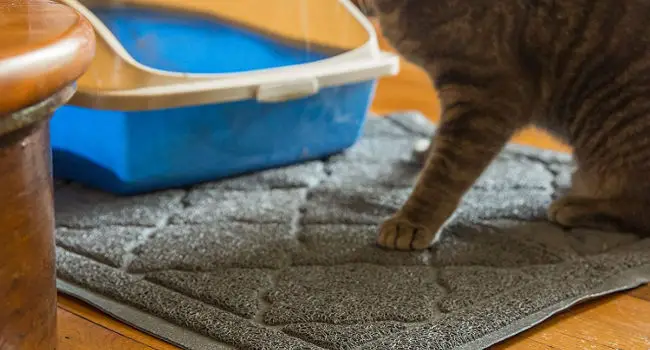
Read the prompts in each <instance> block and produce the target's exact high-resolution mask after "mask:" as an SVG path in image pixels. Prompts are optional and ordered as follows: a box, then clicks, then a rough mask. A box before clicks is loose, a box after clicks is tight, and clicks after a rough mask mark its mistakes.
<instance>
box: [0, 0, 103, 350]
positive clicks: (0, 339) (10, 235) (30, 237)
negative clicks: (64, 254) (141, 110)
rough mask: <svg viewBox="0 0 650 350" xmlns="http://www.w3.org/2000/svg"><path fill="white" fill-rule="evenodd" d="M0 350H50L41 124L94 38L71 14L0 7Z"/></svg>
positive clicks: (41, 7) (58, 7)
mask: <svg viewBox="0 0 650 350" xmlns="http://www.w3.org/2000/svg"><path fill="white" fill-rule="evenodd" d="M0 33H2V34H0V91H1V92H2V97H1V98H0V350H14V349H15V350H51V349H56V345H57V334H56V312H57V308H56V285H55V267H54V263H55V253H54V204H53V198H52V196H53V195H52V179H51V164H50V140H49V128H48V122H49V118H50V117H51V115H52V113H53V112H54V111H55V110H56V108H58V107H59V106H60V105H61V104H63V103H65V102H67V101H68V99H69V98H70V97H71V96H72V94H73V93H74V87H73V83H74V81H75V80H76V79H77V78H79V76H81V75H82V74H83V72H84V71H85V70H86V68H87V67H88V66H89V65H90V62H91V60H92V57H93V55H94V50H95V41H94V40H95V37H94V32H93V29H92V27H91V26H90V24H89V23H88V21H87V20H85V19H84V18H83V17H82V16H81V15H79V14H78V13H77V12H76V11H74V10H72V9H71V8H69V7H67V6H64V5H62V4H59V3H56V2H52V1H45V0H14V1H4V2H2V1H0Z"/></svg>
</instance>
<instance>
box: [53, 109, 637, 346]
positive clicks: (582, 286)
mask: <svg viewBox="0 0 650 350" xmlns="http://www.w3.org/2000/svg"><path fill="white" fill-rule="evenodd" d="M434 131H435V130H434V127H433V125H432V124H430V123H429V122H428V121H426V119H424V118H423V117H422V116H421V115H419V114H416V113H403V114H399V115H392V116H389V117H388V118H371V119H370V120H369V121H368V122H367V124H366V126H365V129H364V135H363V137H362V138H361V140H360V141H359V142H358V143H357V144H356V145H355V146H353V147H352V148H351V149H350V150H348V151H346V152H345V153H343V154H338V155H335V156H332V157H329V158H328V159H326V160H323V161H310V162H306V163H303V164H300V165H295V166H289V167H284V168H278V169H274V170H268V171H263V172H258V173H254V174H248V175H244V176H240V177H236V178H231V179H227V180H223V181H219V182H213V183H205V184H201V185H197V186H193V187H191V188H188V189H177V190H169V191H161V192H156V193H151V194H147V195H141V196H136V197H114V196H112V195H108V194H105V193H101V192H97V191H93V190H89V189H86V188H84V187H82V186H79V185H77V184H69V183H57V184H56V190H55V196H56V217H57V236H56V242H57V268H58V278H59V280H58V287H59V289H60V291H62V292H64V293H67V294H69V295H72V296H74V297H77V298H80V299H82V300H84V301H86V302H88V303H90V304H92V305H94V306H96V307H97V308H99V309H101V310H103V311H104V312H106V313H108V314H110V315H112V316H114V317H116V318H118V319H120V320H122V321H124V322H126V323H128V324H131V325H133V326H135V327H137V328H139V329H141V330H143V331H145V332H148V333H151V334H153V335H154V336H157V337H159V338H162V339H164V340H166V341H168V342H170V343H173V344H176V345H178V346H180V347H183V348H187V349H194V350H199V349H389V348H391V349H482V348H485V347H488V346H489V345H491V344H494V343H496V342H499V341H501V340H503V339H506V338H508V337H511V336H513V335H515V334H517V333H519V332H521V331H523V330H525V329H527V328H530V327H532V326H534V325H536V324H538V323H540V322H541V321H543V320H545V319H547V318H548V317H550V316H551V315H553V314H556V313H558V312H560V311H562V310H565V309H567V308H569V307H570V306H572V305H574V304H576V303H578V302H581V301H584V300H587V299H591V298H595V297H598V296H601V295H604V294H608V293H612V292H615V291H620V290H625V289H629V288H633V287H636V286H639V285H641V284H643V283H646V282H648V281H650V239H641V238H639V237H637V236H636V235H633V234H627V233H616V232H598V231H588V230H573V231H566V230H563V229H561V228H559V227H556V226H554V225H552V224H549V223H547V222H546V221H545V219H544V216H545V214H544V213H545V208H546V206H547V205H548V204H549V202H550V201H551V200H552V198H553V197H554V196H556V195H557V193H559V192H561V191H562V189H564V188H566V187H567V186H568V185H569V181H570V178H569V174H570V171H571V167H572V165H571V159H570V157H569V156H567V155H565V154H561V153H554V152H550V151H542V150H537V149H534V148H527V147H522V146H508V147H507V148H506V149H505V150H504V152H503V153H502V154H501V155H500V156H499V157H498V158H497V159H496V160H495V162H494V164H492V165H491V167H490V168H489V169H488V170H487V171H486V172H485V174H484V175H483V176H482V177H481V179H480V180H479V181H478V182H477V184H476V185H475V186H474V188H473V189H472V190H471V191H470V192H469V193H468V194H467V196H466V197H465V199H464V201H463V204H462V205H461V207H460V209H459V210H458V212H457V213H456V214H455V216H454V218H453V219H452V220H450V221H449V223H448V225H447V226H446V227H445V228H444V229H443V230H442V233H441V238H440V240H439V241H438V243H437V244H436V245H435V246H434V247H433V248H432V249H430V250H427V251H422V252H395V251H385V250H382V249H380V248H377V247H376V246H375V244H374V242H375V237H376V232H377V224H378V223H379V222H380V221H381V220H382V218H385V217H387V216H388V215H390V214H391V213H392V212H393V211H395V210H396V209H397V208H398V206H399V205H400V203H402V202H403V201H404V199H405V198H406V197H407V196H408V194H409V187H410V186H412V184H413V180H414V178H415V176H416V174H417V171H418V166H417V165H416V164H414V161H413V159H412V157H411V144H412V142H413V141H414V140H415V139H416V138H418V137H421V136H423V135H427V134H430V133H433V132H434Z"/></svg>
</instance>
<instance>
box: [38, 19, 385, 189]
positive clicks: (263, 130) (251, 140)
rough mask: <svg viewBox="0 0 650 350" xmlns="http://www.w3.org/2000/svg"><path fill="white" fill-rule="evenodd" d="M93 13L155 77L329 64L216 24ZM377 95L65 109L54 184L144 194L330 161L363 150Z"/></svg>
mask: <svg viewBox="0 0 650 350" xmlns="http://www.w3.org/2000/svg"><path fill="white" fill-rule="evenodd" d="M93 12H94V13H95V15H97V17H99V18H100V19H101V20H102V21H103V22H104V24H105V25H106V26H107V27H108V28H110V29H111V31H112V32H113V34H114V35H115V37H117V38H118V39H119V40H120V42H121V44H122V45H123V46H124V48H125V49H126V50H127V51H128V52H129V54H130V55H132V56H133V57H134V58H135V59H136V60H137V61H139V62H140V63H142V64H144V65H147V66H150V67H152V68H156V69H162V70H169V71H177V72H188V73H233V72H245V71H251V70H257V69H267V68H275V67H286V66H293V65H300V64H304V63H308V62H314V61H318V60H322V59H326V58H328V55H326V54H324V53H318V52H314V51H313V50H310V51H309V52H307V51H305V50H302V49H301V48H298V47H292V46H289V45H288V44H286V43H283V42H279V41H275V40H273V39H271V38H268V37H264V36H262V35H260V34H258V33H255V32H252V31H249V30H246V29H244V28H238V27H234V26H231V25H228V24H226V23H220V22H218V21H216V20H213V19H204V18H199V17H193V16H178V15H173V16H172V15H168V14H166V13H165V12H159V11H154V10H143V9H132V8H118V9H98V10H94V11H93ZM374 88H375V80H374V79H371V80H366V81H361V82H356V83H351V84H347V85H342V86H334V87H327V88H323V89H322V90H320V91H319V92H318V93H317V94H316V95H313V96H309V97H305V98H299V99H295V100H290V101H286V102H278V103H268V102H265V103H262V102H258V101H257V100H254V99H247V100H243V101H235V102H226V103H214V104H206V105H198V106H190V107H180V108H167V109H159V110H143V111H117V110H98V109H90V108H84V107H77V106H66V107H63V108H61V109H60V110H58V111H57V112H56V113H55V115H54V117H53V119H52V121H51V142H52V149H53V165H54V176H55V177H56V178H59V179H68V180H73V181H77V182H80V183H83V184H86V185H88V186H91V187H95V188H99V189H102V190H105V191H108V192H112V193H117V194H136V193H141V192H147V191H152V190H158V189H165V188H172V187H181V186H186V185H191V184H195V183H198V182H203V181H207V180H215V179H219V178H223V177H228V176H233V175H237V174H241V173H245V172H251V171H256V170H261V169H265V168H270V167H276V166H282V165H288V164H291V163H296V162H301V161H306V160H309V159H314V158H321V157H324V156H327V155H329V154H332V153H336V152H339V151H342V150H344V149H345V148H347V147H349V146H351V145H353V144H354V143H355V142H356V140H357V139H358V137H359V136H360V131H361V129H362V127H363V124H364V121H365V117H366V113H367V111H368V108H369V104H370V101H371V100H372V97H373V93H374Z"/></svg>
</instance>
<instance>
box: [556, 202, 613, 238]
mask: <svg viewBox="0 0 650 350" xmlns="http://www.w3.org/2000/svg"><path fill="white" fill-rule="evenodd" d="M548 219H549V221H551V222H554V223H556V224H558V225H560V226H564V227H567V228H587V229H595V230H603V231H616V230H618V229H619V226H620V223H619V222H618V220H617V218H615V217H614V216H612V215H610V213H608V212H607V211H606V210H603V204H602V201H601V200H597V199H592V198H586V197H577V196H566V197H562V198H559V199H557V200H556V201H554V202H553V203H551V206H550V207H549V209H548Z"/></svg>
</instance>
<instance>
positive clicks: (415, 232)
mask: <svg viewBox="0 0 650 350" xmlns="http://www.w3.org/2000/svg"><path fill="white" fill-rule="evenodd" d="M481 101H483V100H479V101H476V102H475V101H472V100H453V101H451V102H449V103H446V104H445V108H444V115H443V118H442V121H441V124H440V127H439V128H438V131H437V133H436V135H435V137H434V138H433V140H432V143H431V150H430V151H428V152H427V153H428V155H427V160H426V161H425V164H424V167H423V169H422V171H421V173H420V176H419V178H418V181H417V183H416V185H415V187H414V189H413V192H412V193H411V195H410V197H409V198H408V199H407V201H406V202H405V203H404V205H403V206H402V208H401V209H400V210H399V211H398V212H397V213H395V214H394V215H393V217H391V218H390V219H388V220H386V221H385V222H384V223H383V224H382V225H381V227H380V231H379V237H378V239H377V243H378V244H379V245H380V246H382V247H384V248H388V249H398V250H421V249H426V248H428V247H429V246H430V245H431V243H432V242H433V239H434V237H435V235H436V233H437V232H438V230H439V229H440V227H441V226H442V225H443V224H444V223H445V221H446V220H447V219H448V218H449V217H450V216H451V214H452V213H453V212H454V210H455V209H456V208H457V206H458V204H459V202H460V200H461V199H462V197H463V195H464V194H465V192H466V191H467V190H468V189H469V188H470V187H471V186H472V184H473V183H474V182H475V181H476V180H477V179H478V177H479V176H480V175H481V174H482V173H483V171H484V170H485V168H486V167H487V166H488V165H489V164H490V162H491V161H492V159H493V158H494V157H495V156H496V155H497V154H498V153H499V152H500V150H501V149H502V148H503V146H504V145H505V144H506V143H507V142H508V140H509V139H510V137H511V136H512V134H513V133H514V132H515V131H516V130H517V129H518V126H519V125H520V124H519V123H518V121H517V119H516V118H513V115H511V114H510V115H508V114H507V113H506V114H502V113H504V111H503V110H496V109H495V110H491V109H490V108H489V107H488V108H486V107H484V106H485V105H486V104H485V103H481Z"/></svg>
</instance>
